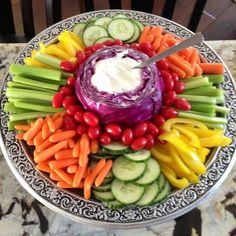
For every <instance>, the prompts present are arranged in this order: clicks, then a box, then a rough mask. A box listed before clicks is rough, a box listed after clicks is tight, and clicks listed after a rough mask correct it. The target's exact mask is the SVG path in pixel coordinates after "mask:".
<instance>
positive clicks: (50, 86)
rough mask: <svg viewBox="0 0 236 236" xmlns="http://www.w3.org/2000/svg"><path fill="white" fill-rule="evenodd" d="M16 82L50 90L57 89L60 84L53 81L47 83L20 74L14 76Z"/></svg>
mask: <svg viewBox="0 0 236 236" xmlns="http://www.w3.org/2000/svg"><path fill="white" fill-rule="evenodd" d="M13 81H14V82H18V83H22V84H26V85H29V86H34V87H39V88H44V89H49V90H54V91H57V90H58V89H59V85H57V84H51V83H48V82H47V83H46V82H41V81H38V80H36V79H28V78H25V77H23V76H20V75H16V76H14V77H13Z"/></svg>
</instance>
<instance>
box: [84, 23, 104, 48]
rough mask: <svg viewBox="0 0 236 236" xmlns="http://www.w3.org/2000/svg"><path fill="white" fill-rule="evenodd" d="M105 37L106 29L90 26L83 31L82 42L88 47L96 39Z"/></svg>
mask: <svg viewBox="0 0 236 236" xmlns="http://www.w3.org/2000/svg"><path fill="white" fill-rule="evenodd" d="M105 36H108V33H107V31H106V29H104V28H103V27H102V26H99V25H92V26H89V27H87V28H86V29H85V30H84V33H83V41H84V43H85V45H86V46H87V47H88V46H91V45H93V44H94V42H95V41H96V40H97V39H99V38H101V37H105Z"/></svg>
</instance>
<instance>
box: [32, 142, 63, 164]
mask: <svg viewBox="0 0 236 236" xmlns="http://www.w3.org/2000/svg"><path fill="white" fill-rule="evenodd" d="M63 148H67V141H61V142H59V143H56V144H54V145H53V146H51V147H49V148H47V149H45V150H44V151H42V152H41V153H39V154H38V155H37V158H36V160H35V161H36V162H37V163H38V162H41V161H45V160H47V159H49V158H50V157H51V156H53V155H54V154H55V153H57V152H58V151H60V150H61V149H63Z"/></svg>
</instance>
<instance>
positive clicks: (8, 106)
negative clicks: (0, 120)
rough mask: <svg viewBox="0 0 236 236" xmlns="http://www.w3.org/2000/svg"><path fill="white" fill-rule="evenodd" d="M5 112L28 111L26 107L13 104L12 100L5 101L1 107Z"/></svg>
mask: <svg viewBox="0 0 236 236" xmlns="http://www.w3.org/2000/svg"><path fill="white" fill-rule="evenodd" d="M3 110H4V111H5V112H10V113H24V112H30V111H29V110H27V109H24V108H19V107H16V106H15V105H14V103H12V102H7V103H6V104H5V106H4V108H3Z"/></svg>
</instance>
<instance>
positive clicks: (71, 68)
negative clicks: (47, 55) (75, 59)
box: [60, 61, 76, 72]
mask: <svg viewBox="0 0 236 236" xmlns="http://www.w3.org/2000/svg"><path fill="white" fill-rule="evenodd" d="M60 68H61V69H62V70H63V71H66V72H75V70H76V66H75V65H74V64H73V63H72V62H70V61H62V62H61V63H60Z"/></svg>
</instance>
